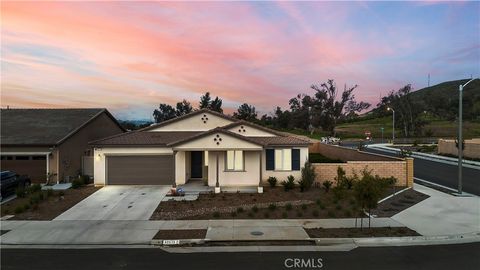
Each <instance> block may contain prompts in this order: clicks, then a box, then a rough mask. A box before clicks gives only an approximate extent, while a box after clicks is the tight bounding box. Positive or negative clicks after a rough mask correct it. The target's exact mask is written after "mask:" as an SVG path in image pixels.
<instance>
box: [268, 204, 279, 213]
mask: <svg viewBox="0 0 480 270" xmlns="http://www.w3.org/2000/svg"><path fill="white" fill-rule="evenodd" d="M276 208H277V205H276V204H274V203H271V204H269V205H268V209H269V210H270V211H275V209H276Z"/></svg>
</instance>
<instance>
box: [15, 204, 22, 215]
mask: <svg viewBox="0 0 480 270" xmlns="http://www.w3.org/2000/svg"><path fill="white" fill-rule="evenodd" d="M22 212H23V206H20V205H19V206H17V207H15V211H14V213H15V214H20V213H22Z"/></svg>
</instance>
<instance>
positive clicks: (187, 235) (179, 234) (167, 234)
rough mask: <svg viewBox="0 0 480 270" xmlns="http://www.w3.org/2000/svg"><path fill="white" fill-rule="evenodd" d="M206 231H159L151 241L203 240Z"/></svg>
mask: <svg viewBox="0 0 480 270" xmlns="http://www.w3.org/2000/svg"><path fill="white" fill-rule="evenodd" d="M206 235H207V230H205V229H199V230H159V231H158V232H157V234H155V236H154V237H153V239H160V240H169V239H204V238H205V236H206Z"/></svg>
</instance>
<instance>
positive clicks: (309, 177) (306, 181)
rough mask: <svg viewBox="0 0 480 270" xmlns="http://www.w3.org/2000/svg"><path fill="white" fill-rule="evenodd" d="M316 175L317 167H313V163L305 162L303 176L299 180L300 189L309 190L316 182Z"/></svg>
mask: <svg viewBox="0 0 480 270" xmlns="http://www.w3.org/2000/svg"><path fill="white" fill-rule="evenodd" d="M315 177H316V174H315V169H314V168H313V167H312V164H311V163H310V162H308V161H307V162H305V165H304V167H303V168H302V178H301V179H300V181H299V184H300V191H301V192H303V191H304V190H309V189H310V188H311V187H312V185H313V183H314V182H315Z"/></svg>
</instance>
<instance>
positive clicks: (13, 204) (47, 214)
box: [2, 185, 100, 220]
mask: <svg viewBox="0 0 480 270" xmlns="http://www.w3.org/2000/svg"><path fill="white" fill-rule="evenodd" d="M99 189H100V187H94V186H93V185H89V186H83V187H80V188H78V189H67V190H64V191H63V193H64V195H60V192H59V191H55V192H54V193H53V195H52V196H50V197H48V198H47V196H44V197H45V199H44V200H42V201H40V202H39V203H38V204H37V205H36V206H33V205H30V198H29V197H28V196H27V197H25V198H16V199H14V200H12V201H9V202H7V203H5V204H2V216H4V215H15V216H13V217H12V218H10V219H8V220H52V219H54V218H56V217H57V216H59V215H60V214H62V213H63V212H65V211H66V210H68V209H70V208H71V207H72V206H74V205H76V204H77V203H79V202H80V201H82V200H83V199H85V198H86V197H88V196H90V195H91V194H93V193H94V192H95V191H97V190H99ZM42 192H43V194H44V195H46V191H42ZM27 204H28V205H29V209H27V210H24V212H22V213H18V214H15V209H16V208H17V207H24V206H25V205H27Z"/></svg>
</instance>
